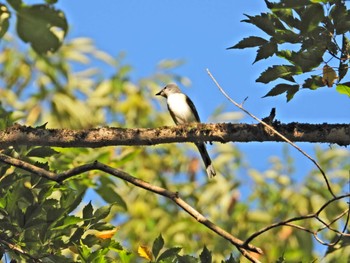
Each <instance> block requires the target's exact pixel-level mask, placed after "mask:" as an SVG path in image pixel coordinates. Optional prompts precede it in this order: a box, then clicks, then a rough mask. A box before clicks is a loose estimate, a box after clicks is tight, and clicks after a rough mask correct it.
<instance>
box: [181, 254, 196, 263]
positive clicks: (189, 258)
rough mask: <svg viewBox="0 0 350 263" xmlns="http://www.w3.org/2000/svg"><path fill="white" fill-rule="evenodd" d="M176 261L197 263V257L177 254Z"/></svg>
mask: <svg viewBox="0 0 350 263" xmlns="http://www.w3.org/2000/svg"><path fill="white" fill-rule="evenodd" d="M176 259H177V262H178V263H198V259H197V258H195V257H192V256H188V255H185V256H179V255H178V256H177V257H176Z"/></svg>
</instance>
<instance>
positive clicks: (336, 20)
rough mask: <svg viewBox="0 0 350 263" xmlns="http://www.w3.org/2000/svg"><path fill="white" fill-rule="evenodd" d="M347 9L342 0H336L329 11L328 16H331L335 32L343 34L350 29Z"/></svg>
mask: <svg viewBox="0 0 350 263" xmlns="http://www.w3.org/2000/svg"><path fill="white" fill-rule="evenodd" d="M349 16H350V14H349V11H348V10H347V8H346V6H345V3H344V1H336V3H335V5H334V6H333V7H332V9H331V11H330V17H331V18H333V24H334V26H335V30H336V33H337V34H339V35H340V34H344V33H347V32H348V31H349V30H350V19H349Z"/></svg>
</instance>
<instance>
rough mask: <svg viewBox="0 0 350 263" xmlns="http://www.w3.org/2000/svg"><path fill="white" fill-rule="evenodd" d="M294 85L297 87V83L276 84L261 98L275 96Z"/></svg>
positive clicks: (292, 87)
mask: <svg viewBox="0 0 350 263" xmlns="http://www.w3.org/2000/svg"><path fill="white" fill-rule="evenodd" d="M296 87H299V85H290V84H278V85H276V86H275V87H274V88H272V89H271V90H270V91H269V92H268V93H267V94H266V95H265V96H263V98H266V97H272V96H277V95H280V94H282V93H285V92H287V91H288V90H290V89H295V88H296Z"/></svg>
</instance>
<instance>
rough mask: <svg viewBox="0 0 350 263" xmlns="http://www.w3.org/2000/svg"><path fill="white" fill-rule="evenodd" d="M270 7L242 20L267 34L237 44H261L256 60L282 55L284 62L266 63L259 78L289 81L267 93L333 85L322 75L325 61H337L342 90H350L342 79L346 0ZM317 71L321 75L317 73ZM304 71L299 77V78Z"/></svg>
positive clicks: (349, 14)
mask: <svg viewBox="0 0 350 263" xmlns="http://www.w3.org/2000/svg"><path fill="white" fill-rule="evenodd" d="M265 3H266V6H267V8H268V9H269V11H268V12H266V13H261V14H260V15H255V16H251V15H246V17H247V19H244V20H242V22H246V23H249V24H252V25H254V26H255V27H257V28H258V29H259V30H261V31H263V32H264V33H265V34H266V35H267V36H268V37H267V38H263V37H260V36H250V37H247V38H244V39H243V40H241V41H240V42H239V43H237V44H236V45H234V46H232V47H230V49H231V48H234V49H245V48H251V47H257V48H258V50H257V55H256V58H255V61H254V63H255V62H258V61H260V60H263V59H267V58H270V57H278V58H280V59H281V60H282V61H284V63H283V64H279V65H273V66H270V67H269V68H267V69H266V70H265V71H264V72H262V73H261V75H260V76H259V77H258V78H257V79H256V81H257V82H261V83H264V84H267V83H270V82H272V81H275V80H283V81H287V82H283V83H279V84H277V85H275V86H274V87H273V88H272V89H271V90H270V91H269V92H268V93H267V94H266V95H265V97H267V96H276V95H280V94H283V93H285V94H286V97H287V101H290V100H291V99H292V98H293V97H294V95H295V94H296V93H297V92H298V91H299V90H300V89H301V88H307V89H312V90H315V89H318V88H320V87H323V86H325V85H328V86H329V87H331V86H332V85H333V83H332V84H331V85H330V83H328V82H327V79H326V78H325V76H323V78H322V77H321V76H320V75H321V74H320V73H319V72H321V69H320V66H321V65H322V64H324V65H328V63H332V65H333V66H332V67H331V68H333V69H335V71H337V73H338V76H335V77H334V80H335V79H337V80H338V83H337V85H336V86H337V91H338V92H340V93H343V94H346V95H348V96H349V95H350V83H349V82H348V81H345V82H341V81H342V80H343V79H344V77H346V76H347V73H348V68H349V52H350V47H349V39H348V33H349V31H350V23H349V19H350V11H349V9H348V8H347V6H346V3H345V1H343V0H329V1H324V0H319V1H309V0H303V1H291V0H281V1H279V2H277V3H275V2H270V1H267V0H265ZM315 73H316V74H315ZM297 76H299V79H301V80H299V79H298V78H296V77H297Z"/></svg>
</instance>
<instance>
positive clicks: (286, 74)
mask: <svg viewBox="0 0 350 263" xmlns="http://www.w3.org/2000/svg"><path fill="white" fill-rule="evenodd" d="M301 73H302V71H301V70H300V69H299V68H297V67H295V66H290V65H277V66H272V67H269V68H268V69H267V70H265V71H264V72H263V73H261V75H260V77H259V78H258V79H257V80H256V81H257V82H262V83H269V82H271V81H273V80H276V79H278V78H283V79H286V80H289V81H293V82H294V79H293V75H297V74H301Z"/></svg>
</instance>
